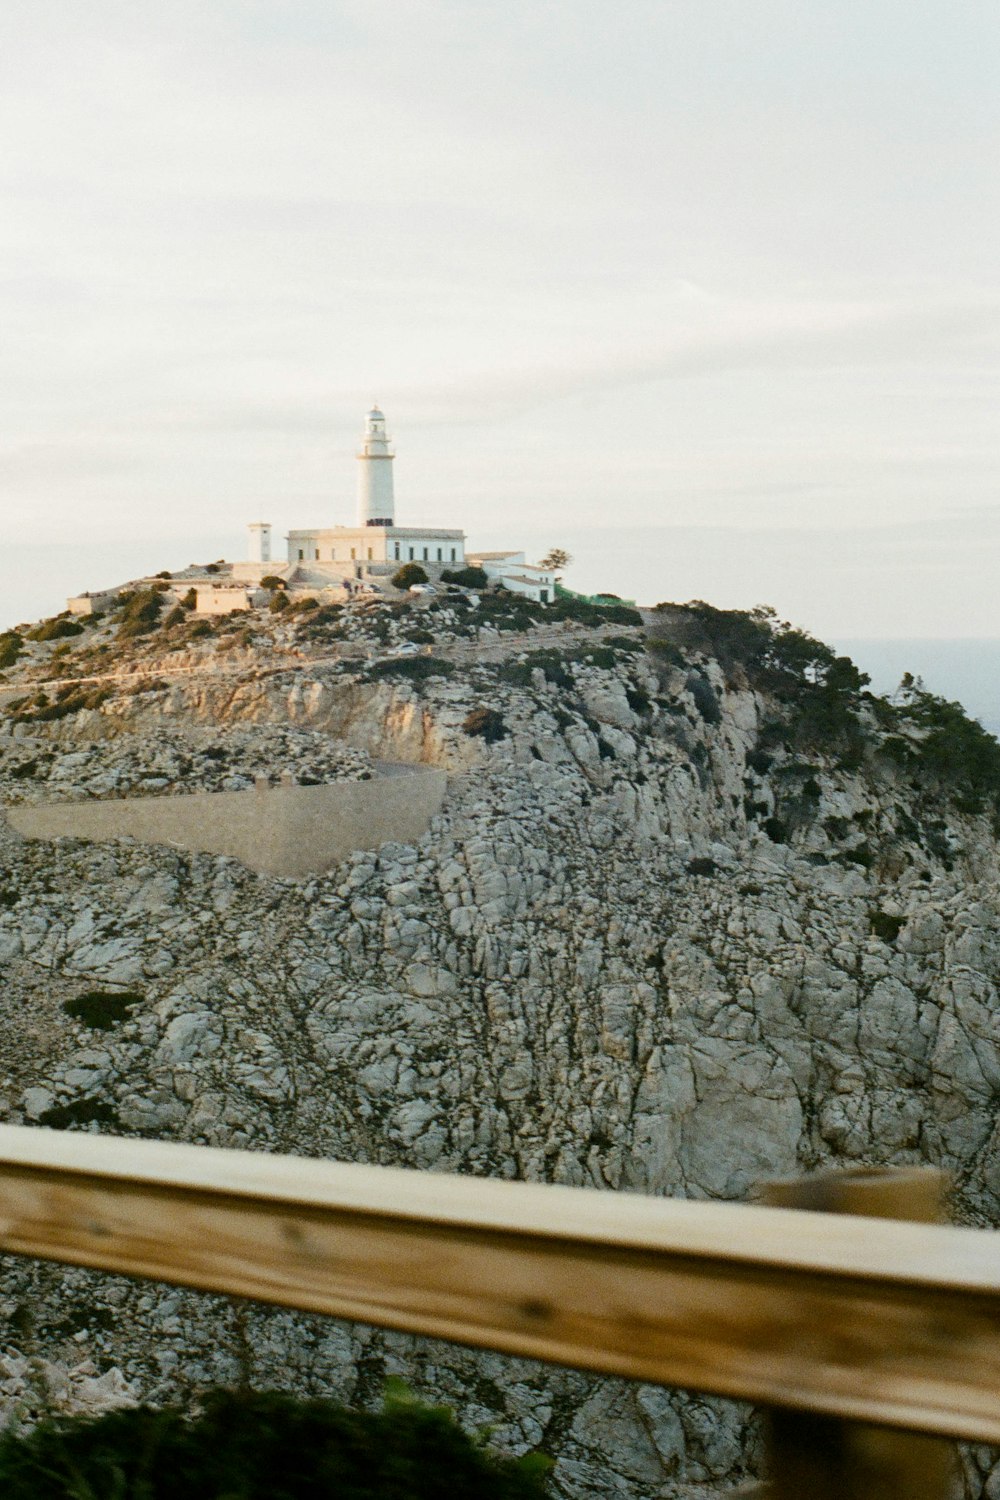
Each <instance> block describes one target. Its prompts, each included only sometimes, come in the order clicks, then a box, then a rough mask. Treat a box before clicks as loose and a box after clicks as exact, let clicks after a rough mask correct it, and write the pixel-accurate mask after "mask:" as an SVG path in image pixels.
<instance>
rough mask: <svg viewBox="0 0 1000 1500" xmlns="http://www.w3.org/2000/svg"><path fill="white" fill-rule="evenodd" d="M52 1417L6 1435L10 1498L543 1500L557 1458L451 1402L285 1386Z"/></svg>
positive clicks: (1, 1474) (0, 1455)
mask: <svg viewBox="0 0 1000 1500" xmlns="http://www.w3.org/2000/svg"><path fill="white" fill-rule="evenodd" d="M199 1406H200V1410H199V1413H198V1415H197V1416H189V1415H187V1414H185V1413H184V1412H182V1411H180V1410H178V1409H177V1408H175V1407H166V1408H163V1409H160V1410H154V1409H152V1408H150V1407H138V1408H136V1409H134V1410H124V1411H114V1412H108V1413H106V1414H105V1415H104V1416H102V1417H98V1418H96V1419H94V1418H86V1417H82V1418H81V1417H76V1418H61V1419H56V1420H49V1421H46V1422H43V1423H42V1424H40V1425H39V1426H38V1427H36V1428H35V1429H34V1431H32V1432H29V1433H27V1434H24V1435H20V1434H17V1433H12V1432H8V1433H6V1434H4V1436H3V1437H0V1493H2V1494H3V1496H4V1500H178V1497H183V1500H376V1497H379V1496H381V1497H385V1500H444V1497H448V1496H455V1497H461V1500H466V1497H468V1500H542V1497H544V1496H545V1495H546V1493H547V1490H548V1487H547V1484H546V1474H547V1471H548V1469H549V1468H550V1466H551V1465H550V1460H548V1459H547V1458H545V1457H544V1456H543V1455H541V1454H529V1455H527V1456H526V1457H524V1458H520V1459H512V1458H506V1457H502V1456H500V1455H498V1454H495V1453H493V1452H491V1451H490V1450H489V1448H487V1446H486V1444H485V1442H484V1441H483V1440H482V1439H479V1438H471V1437H469V1436H467V1435H466V1434H465V1433H464V1432H463V1431H462V1429H461V1428H460V1427H459V1426H458V1424H457V1423H456V1421H455V1419H454V1417H453V1416H452V1415H451V1413H450V1412H449V1411H447V1410H446V1409H445V1408H443V1407H430V1406H424V1405H422V1404H420V1403H418V1402H416V1401H413V1400H412V1399H409V1400H403V1399H400V1398H399V1397H395V1396H389V1397H387V1399H386V1403H385V1405H384V1407H383V1409H382V1410H381V1411H380V1412H362V1411H351V1410H349V1409H348V1408H346V1407H343V1406H341V1405H339V1404H338V1403H337V1402H334V1401H327V1400H317V1399H313V1400H303V1399H300V1398H298V1397H295V1396H289V1395H285V1394H284V1393H283V1392H278V1391H262V1392H239V1393H236V1392H228V1391H212V1392H209V1393H208V1394H207V1395H205V1396H203V1397H202V1398H201V1400H200V1402H199Z"/></svg>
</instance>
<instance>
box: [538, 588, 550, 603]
mask: <svg viewBox="0 0 1000 1500" xmlns="http://www.w3.org/2000/svg"><path fill="white" fill-rule="evenodd" d="M538 602H539V604H548V602H549V591H548V589H539V590H538Z"/></svg>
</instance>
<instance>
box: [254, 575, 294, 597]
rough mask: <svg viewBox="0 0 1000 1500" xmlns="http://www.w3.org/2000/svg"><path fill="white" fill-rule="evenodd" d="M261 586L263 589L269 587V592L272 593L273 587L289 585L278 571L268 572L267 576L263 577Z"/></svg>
mask: <svg viewBox="0 0 1000 1500" xmlns="http://www.w3.org/2000/svg"><path fill="white" fill-rule="evenodd" d="M260 586H261V588H262V589H267V591H268V593H270V592H271V590H272V589H284V588H287V587H288V585H287V584H286V582H285V580H284V579H283V578H279V577H278V575H277V573H268V575H267V577H266V578H262V579H261V580H260Z"/></svg>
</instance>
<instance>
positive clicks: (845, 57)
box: [0, 0, 1000, 637]
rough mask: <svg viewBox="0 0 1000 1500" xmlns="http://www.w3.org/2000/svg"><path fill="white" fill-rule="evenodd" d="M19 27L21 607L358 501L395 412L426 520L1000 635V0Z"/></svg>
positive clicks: (4, 362)
mask: <svg viewBox="0 0 1000 1500" xmlns="http://www.w3.org/2000/svg"><path fill="white" fill-rule="evenodd" d="M0 40H2V43H3V45H2V47H0V131H2V138H3V140H4V148H5V149H4V152H3V154H2V157H0V184H2V189H3V197H4V215H3V218H2V221H0V318H2V326H3V328H4V338H3V342H2V345H0V407H2V410H0V523H2V538H3V542H4V546H3V547H2V548H0V609H2V610H3V613H4V614H5V615H6V616H7V618H8V619H9V618H10V614H11V609H12V606H13V605H14V601H15V600H16V601H19V602H17V604H16V607H14V608H13V613H14V614H15V615H18V616H19V617H22V618H23V617H24V616H25V615H38V614H41V613H43V612H48V611H50V610H51V609H52V608H53V607H54V606H55V605H56V604H58V603H59V601H60V597H61V595H63V594H64V593H66V592H69V591H70V590H71V589H72V590H75V589H78V588H83V587H87V586H93V585H95V584H99V583H100V582H101V581H103V580H106V579H110V580H114V579H115V578H116V577H118V576H120V575H122V573H124V574H125V576H128V574H129V573H130V572H132V571H145V570H146V568H150V567H155V566H167V565H168V564H169V563H171V562H172V561H174V560H176V561H178V562H186V561H188V560H190V558H191V557H192V556H203V555H205V554H206V552H207V553H208V555H211V556H218V555H220V554H224V555H226V556H227V557H238V556H239V555H240V554H241V551H242V550H243V542H242V537H243V534H244V533H243V528H244V527H245V525H246V523H247V522H248V521H251V520H257V519H265V520H271V521H272V522H273V523H274V525H275V527H276V529H278V530H285V529H287V528H288V527H290V526H294V525H310V524H314V523H316V522H321V521H322V522H325V523H327V524H331V523H335V522H337V521H347V520H349V519H350V515H351V510H352V497H353V490H354V479H353V473H352V468H353V458H352V454H353V450H354V447H355V444H356V439H357V435H358V432H359V429H360V425H361V420H362V414H363V412H364V410H365V408H366V406H367V405H368V403H369V402H370V401H371V399H372V398H373V397H377V398H378V399H379V400H380V401H381V403H382V405H383V407H384V409H385V410H386V412H387V415H388V418H389V425H390V429H391V431H392V433H393V435H394V437H395V440H396V446H397V452H398V461H397V494H398V497H399V510H400V517H401V519H406V520H419V521H422V522H424V523H426V524H448V525H457V526H461V527H463V528H464V529H465V531H466V532H467V533H468V534H469V537H470V539H471V541H472V543H473V544H474V545H480V546H482V545H488V544H489V542H490V541H491V540H493V541H496V540H499V541H502V542H504V543H507V544H510V545H521V544H524V545H526V546H528V548H529V550H531V549H533V548H535V547H536V546H537V547H545V546H548V545H553V544H556V545H563V546H568V547H569V549H570V550H571V551H573V552H575V553H576V554H577V566H576V572H575V573H574V575H573V577H572V580H571V581H574V582H576V583H578V584H579V586H580V587H582V588H590V587H605V588H611V589H613V590H614V591H615V592H618V593H621V594H624V595H630V596H637V597H640V598H644V599H655V598H662V597H674V598H687V597H692V596H695V597H705V598H707V599H710V600H711V601H712V602H714V603H717V604H720V605H724V606H733V607H745V606H747V605H750V604H753V603H756V602H758V601H761V600H765V601H767V602H770V603H772V604H774V606H775V608H776V609H777V610H778V611H779V613H781V614H782V615H785V616H787V617H789V618H794V619H796V620H797V621H798V622H800V623H802V624H805V625H807V626H808V627H809V628H810V629H812V630H814V631H815V632H816V633H817V634H819V635H831V634H834V633H840V634H852V635H871V636H894V635H902V636H907V635H928V636H935V637H937V636H942V637H947V636H959V637H960V636H967V635H993V634H1000V604H998V602H997V599H996V591H995V588H994V586H993V579H994V576H995V574H996V571H997V560H998V556H1000V506H998V495H1000V486H998V479H1000V427H998V424H997V421H996V409H997V368H998V362H997V351H998V347H1000V267H998V264H997V258H996V254H995V248H994V239H995V236H994V233H993V229H994V226H995V224H996V222H997V220H998V217H1000V202H998V199H1000V185H998V182H997V174H996V171H995V146H996V140H997V138H998V136H1000V95H998V91H997V89H996V86H995V63H996V59H997V58H998V57H1000V10H998V9H997V7H995V6H994V5H988V4H986V3H985V0H973V3H970V4H969V5H967V6H965V7H964V8H963V11H962V23H961V25H957V24H956V25H949V26H942V25H941V18H940V13H939V12H938V11H937V9H936V8H931V7H927V6H923V5H920V4H917V5H913V6H908V7H906V8H905V9H903V10H901V9H900V7H899V6H898V5H896V4H895V3H890V0H842V3H840V4H838V5H837V6H834V7H831V6H829V5H827V4H823V3H821V0H796V4H794V5H791V4H789V3H788V0H760V3H758V4H757V5H755V6H754V7H746V6H744V5H741V4H739V3H737V0H703V3H702V4H701V5H699V6H698V7H697V8H695V7H686V6H667V5H663V4H662V3H660V0H630V3H629V5H627V6H625V7H622V6H614V7H612V6H609V5H607V4H606V3H600V0H573V3H572V4H571V3H570V0H553V3H552V4H550V5H546V6H544V7H539V6H537V5H536V4H533V3H532V4H529V3H528V0H504V3H503V4H500V3H499V0H483V3H482V4H480V5H478V6H476V7H475V8H473V9H471V10H470V8H469V7H465V6H461V5H459V4H458V0H386V3H385V4H384V5H382V6H379V7H372V6H370V5H367V4H362V3H361V0H322V3H320V0H290V3H288V4H282V5H280V6H279V5H277V4H276V3H274V0H260V3H259V4H255V5H253V6H246V5H242V4H239V3H236V0H218V3H216V4H213V5H212V6H210V7H205V6H201V5H197V4H195V3H194V0H176V3H174V4H172V5H170V6H169V7H166V8H162V7H161V8H159V9H149V8H142V9H137V8H135V7H132V6H127V5H125V4H124V3H122V0H93V3H92V4H90V5H88V6H86V7H75V8H74V7H68V6H66V5H65V4H61V3H60V0H37V3H36V4H35V5H33V6H31V7H30V8H28V7H16V8H15V10H14V11H8V13H7V14H6V15H5V17H4V18H3V20H2V21H0ZM36 549H41V550H36ZM60 549H68V551H67V553H66V554H64V553H63V552H61V551H60ZM74 559H75V560H76V562H77V563H78V566H77V567H76V568H75V570H74V567H73V561H74ZM140 559H143V560H145V559H148V561H144V566H143V567H142V568H136V567H135V566H134V564H135V562H137V561H138V560H140ZM71 575H72V577H73V582H72V583H71V584H70V583H68V579H69V578H70V576H71ZM57 585H58V586H57ZM53 596H55V597H53Z"/></svg>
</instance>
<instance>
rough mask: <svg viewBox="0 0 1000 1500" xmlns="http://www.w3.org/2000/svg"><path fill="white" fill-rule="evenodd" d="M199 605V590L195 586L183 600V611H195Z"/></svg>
mask: <svg viewBox="0 0 1000 1500" xmlns="http://www.w3.org/2000/svg"><path fill="white" fill-rule="evenodd" d="M197 603H198V590H197V589H196V588H194V587H193V586H192V587H191V588H189V589H188V591H187V593H186V594H185V595H184V597H183V598H182V599H181V609H194V608H195V607H196V606H197Z"/></svg>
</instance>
